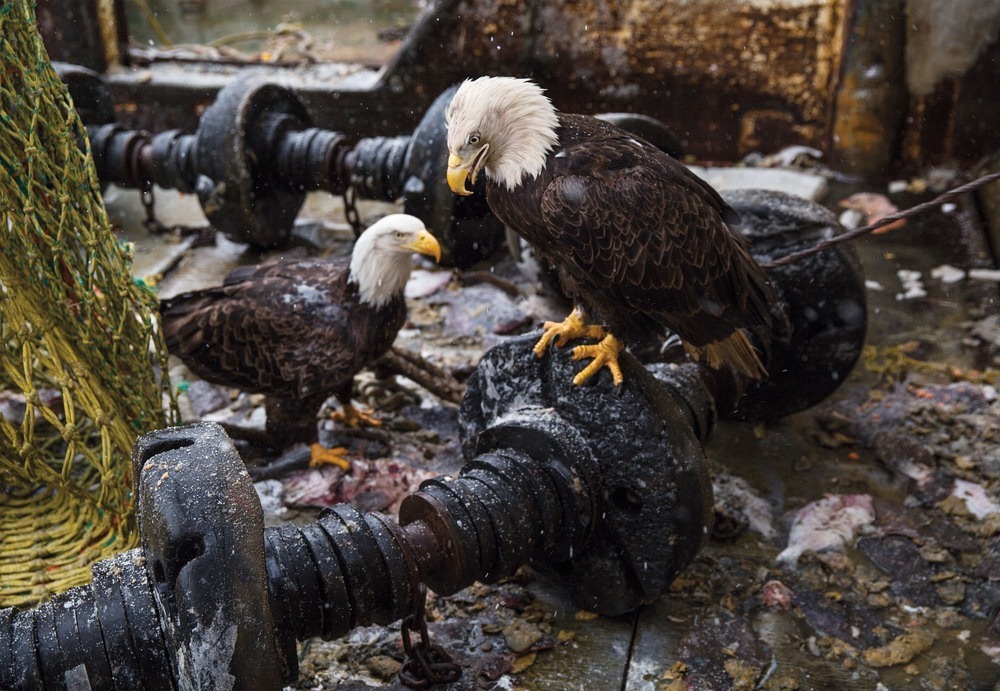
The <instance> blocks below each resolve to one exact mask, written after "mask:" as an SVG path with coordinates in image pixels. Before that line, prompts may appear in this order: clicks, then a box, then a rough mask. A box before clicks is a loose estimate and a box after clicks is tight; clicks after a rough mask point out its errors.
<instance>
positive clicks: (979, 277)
mask: <svg viewBox="0 0 1000 691" xmlns="http://www.w3.org/2000/svg"><path fill="white" fill-rule="evenodd" d="M969 278H971V279H973V280H976V281H993V282H994V283H1000V271H998V270H997V269H969Z"/></svg>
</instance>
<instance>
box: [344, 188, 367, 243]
mask: <svg viewBox="0 0 1000 691" xmlns="http://www.w3.org/2000/svg"><path fill="white" fill-rule="evenodd" d="M357 201H358V191H357V189H355V187H354V185H350V184H349V185H347V187H345V188H344V216H346V217H347V222H348V223H349V224H350V225H351V230H353V231H354V237H355V239H357V238H359V237H361V231H362V230H363V229H362V227H361V215H360V214H359V213H358V206H357Z"/></svg>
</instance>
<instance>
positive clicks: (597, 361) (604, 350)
mask: <svg viewBox="0 0 1000 691" xmlns="http://www.w3.org/2000/svg"><path fill="white" fill-rule="evenodd" d="M624 349H625V346H624V345H622V342H621V341H619V340H618V339H617V338H615V337H614V336H612V335H611V334H608V335H606V336H605V337H604V338H602V339H601V342H600V343H595V344H594V345H582V346H577V347H576V348H574V349H573V359H574V360H582V359H583V358H588V357H591V358H594V361H593V362H591V363H590V364H589V365H587V366H586V367H584V368H583V370H582V371H580V373H579V374H577V375H576V376H575V377H573V383H574V384H576V385H577V386H579V385H581V384H583V383H584V382H585V381H587V380H588V379H590V378H591V377H592V376H594V375H595V374H597V373H598V372H599V371H600V370H601V368H602V367H607V368H608V369H609V370H611V378H612V379H613V380H614V382H615V386H618V385H619V384H621V383H622V382H623V381H625V379H624V377H622V370H621V367H619V366H618V354H619V353H621V352H622V350H624Z"/></svg>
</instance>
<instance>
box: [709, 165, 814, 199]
mask: <svg viewBox="0 0 1000 691" xmlns="http://www.w3.org/2000/svg"><path fill="white" fill-rule="evenodd" d="M691 172H692V173H694V174H695V175H697V176H698V177H700V178H702V179H703V180H704V181H705V182H707V183H708V184H709V185H711V186H712V187H714V188H715V189H716V190H718V191H719V192H724V191H726V190H736V189H762V190H776V191H778V192H785V193H787V194H794V195H795V196H797V197H805V198H806V199H810V200H812V201H814V202H818V201H820V200H821V199H823V198H824V197H825V196H826V193H827V191H828V190H829V183H827V181H826V178H824V177H823V176H822V175H814V174H812V173H803V172H801V171H797V170H788V169H787V168H735V167H733V168H730V167H719V168H704V167H700V166H691Z"/></svg>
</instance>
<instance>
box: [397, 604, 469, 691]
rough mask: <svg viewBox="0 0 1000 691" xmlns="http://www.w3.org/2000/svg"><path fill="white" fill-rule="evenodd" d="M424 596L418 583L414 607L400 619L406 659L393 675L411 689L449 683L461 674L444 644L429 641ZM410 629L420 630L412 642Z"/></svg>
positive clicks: (412, 630) (459, 668)
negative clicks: (418, 637) (418, 635)
mask: <svg viewBox="0 0 1000 691" xmlns="http://www.w3.org/2000/svg"><path fill="white" fill-rule="evenodd" d="M426 600H427V587H426V586H424V585H421V586H420V591H419V594H418V596H417V611H416V612H414V613H413V614H411V615H410V616H408V617H406V618H405V619H403V622H402V624H401V626H400V629H399V633H400V635H401V636H402V638H403V651H404V652H405V653H406V660H405V661H404V662H403V666H402V667H400V668H399V672H398V673H397V676H398V677H399V681H400V682H402V683H403V684H404V685H406V686H408V687H410V688H411V689H422V688H425V687H427V686H430V685H431V684H450V683H451V682H454V681H457V680H458V678H459V677H460V676H461V675H462V668H461V667H460V666H459V665H457V664H456V663H455V662H453V661H452V659H451V657H450V656H449V655H448V653H446V652H445V650H444V648H442V647H441V646H439V645H432V644H431V639H430V633H429V632H428V631H427V619H426V616H425V611H424V610H425V608H426ZM411 632H416V633H419V634H420V640H419V641H417V642H416V643H414V642H413V641H412V640H411V639H410V633H411Z"/></svg>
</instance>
